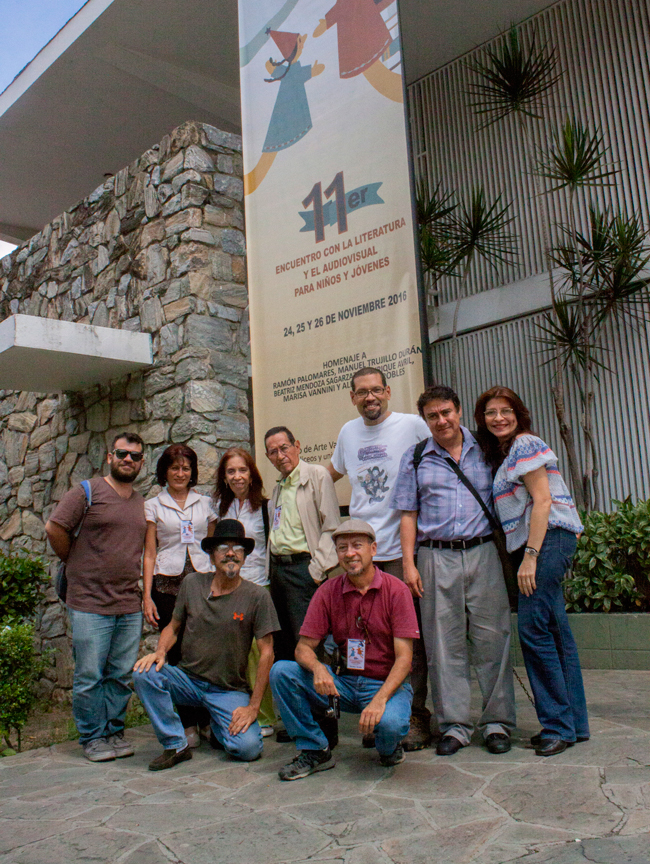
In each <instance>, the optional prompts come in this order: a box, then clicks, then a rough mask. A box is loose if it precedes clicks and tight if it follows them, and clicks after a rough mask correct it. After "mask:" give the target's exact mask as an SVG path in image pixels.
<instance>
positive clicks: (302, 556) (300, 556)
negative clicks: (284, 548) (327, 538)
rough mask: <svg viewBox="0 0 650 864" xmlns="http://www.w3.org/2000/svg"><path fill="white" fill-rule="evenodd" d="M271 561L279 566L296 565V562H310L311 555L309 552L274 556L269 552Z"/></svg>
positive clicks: (273, 553)
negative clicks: (276, 562)
mask: <svg viewBox="0 0 650 864" xmlns="http://www.w3.org/2000/svg"><path fill="white" fill-rule="evenodd" d="M271 559H272V560H273V561H278V562H279V563H280V564H297V563H298V561H308V560H311V555H310V554H309V552H291V553H289V554H288V555H276V554H275V552H271Z"/></svg>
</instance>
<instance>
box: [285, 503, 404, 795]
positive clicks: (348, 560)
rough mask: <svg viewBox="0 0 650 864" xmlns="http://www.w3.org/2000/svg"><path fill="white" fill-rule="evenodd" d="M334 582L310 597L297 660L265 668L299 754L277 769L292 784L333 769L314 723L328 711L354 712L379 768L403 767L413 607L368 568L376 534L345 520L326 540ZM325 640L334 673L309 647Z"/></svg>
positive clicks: (388, 579)
mask: <svg viewBox="0 0 650 864" xmlns="http://www.w3.org/2000/svg"><path fill="white" fill-rule="evenodd" d="M332 537H333V539H334V542H335V544H336V553H337V556H338V560H339V564H340V565H341V567H342V568H343V569H344V570H345V573H344V574H343V575H341V576H337V577H336V578H334V579H330V580H328V581H327V582H324V583H323V584H322V585H321V586H320V587H319V588H318V590H317V591H316V593H315V594H314V597H313V599H312V601H311V603H310V604H309V609H308V610H307V614H306V616H305V620H304V621H303V624H302V628H301V630H300V641H299V642H298V646H297V648H296V661H297V662H294V661H291V660H280V661H279V662H278V663H276V664H275V666H274V667H273V669H272V670H271V689H272V690H273V695H274V697H275V699H276V702H277V703H278V707H279V709H280V714H281V715H282V720H283V721H284V725H285V727H286V729H287V732H288V733H289V735H290V736H291V737H292V738H294V739H295V741H296V746H297V747H298V750H299V753H298V756H297V757H296V758H295V759H294V760H293V761H292V762H290V763H289V764H287V765H285V766H284V767H283V768H281V769H280V771H279V776H280V779H281V780H299V779H301V778H302V777H307V776H308V775H309V774H314V773H315V772H316V771H326V770H327V769H328V768H333V767H334V759H333V758H332V753H331V749H330V746H329V743H328V740H327V737H326V734H325V733H324V731H323V730H322V728H321V726H320V724H319V723H318V722H317V720H316V719H315V717H320V716H322V714H323V712H325V711H327V709H328V707H331V709H332V713H334V714H335V715H336V713H337V706H339V707H340V709H342V710H343V711H349V712H350V713H352V714H360V715H361V716H360V718H359V731H360V732H361V734H363V735H367V734H369V733H371V732H374V734H375V746H376V748H377V750H378V752H379V755H380V759H381V764H382V765H384V766H386V767H390V766H392V765H398V764H399V763H400V762H403V761H404V750H403V748H402V739H403V738H404V736H405V735H406V733H407V732H408V731H409V718H410V716H411V700H412V698H413V690H412V689H411V685H410V683H408V681H407V680H406V679H407V676H408V674H409V671H410V669H411V660H412V657H413V640H414V639H418V638H419V636H420V631H419V628H418V623H417V617H416V614H415V607H414V606H413V599H412V597H411V592H410V591H409V589H408V588H407V587H406V585H405V584H404V582H402V581H401V580H400V579H398V578H397V577H396V576H391V575H390V574H389V573H383V572H382V571H381V570H380V569H379V568H378V567H376V566H375V565H374V563H373V560H372V559H373V555H374V554H375V553H376V551H377V543H376V541H375V532H374V531H373V529H372V528H371V527H370V525H369V524H368V523H367V522H362V521H361V520H360V519H348V520H347V522H343V524H342V525H340V526H339V527H338V528H337V529H336V530H335V531H334V532H333V534H332ZM330 634H331V635H332V636H333V638H334V641H335V642H336V645H337V647H338V650H339V655H340V660H341V662H340V668H338V669H335V670H334V671H333V670H332V669H330V667H329V666H326V665H324V664H323V663H321V662H320V661H319V660H318V657H317V655H316V649H317V648H318V645H319V644H320V642H321V641H322V640H323V639H324V638H325V637H326V636H328V635H330Z"/></svg>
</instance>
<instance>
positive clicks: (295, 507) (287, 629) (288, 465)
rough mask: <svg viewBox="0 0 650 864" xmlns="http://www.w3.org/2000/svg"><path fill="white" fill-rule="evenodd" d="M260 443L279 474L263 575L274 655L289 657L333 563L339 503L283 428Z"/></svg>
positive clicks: (321, 470)
mask: <svg viewBox="0 0 650 864" xmlns="http://www.w3.org/2000/svg"><path fill="white" fill-rule="evenodd" d="M264 442H265V445H266V455H267V457H268V459H269V461H270V462H271V463H272V465H273V466H274V467H275V468H277V470H278V471H279V472H280V475H281V476H280V479H279V480H278V482H277V484H276V486H275V489H274V490H273V495H272V496H271V500H270V501H269V519H270V523H271V524H270V527H271V530H270V534H269V547H268V559H269V579H270V582H271V597H272V598H273V602H274V604H275V608H276V610H277V613H278V618H279V620H280V628H281V630H280V632H279V633H277V634H276V639H275V659H276V660H293V659H294V651H295V649H296V645H297V644H298V638H299V635H300V628H301V626H302V622H303V618H304V617H305V613H306V612H307V607H308V606H309V601H310V600H311V598H312V597H313V595H314V593H315V591H316V589H317V588H318V586H319V585H320V583H321V582H322V581H323V580H324V579H325V578H326V577H327V573H328V572H329V571H330V570H332V569H334V568H335V567H336V566H337V564H338V558H337V555H336V550H335V548H334V543H333V541H332V531H334V529H335V528H336V527H337V525H338V524H339V505H338V501H337V499H336V492H335V491H334V483H333V482H332V478H331V477H330V475H329V472H328V471H327V469H326V468H325V467H324V466H322V465H311V464H308V463H307V462H303V461H302V459H300V442H299V441H296V439H295V437H294V436H293V434H292V433H291V432H290V431H289V429H287V428H286V427H285V426H275V427H274V428H273V429H269V431H268V432H267V433H266V435H265V436H264Z"/></svg>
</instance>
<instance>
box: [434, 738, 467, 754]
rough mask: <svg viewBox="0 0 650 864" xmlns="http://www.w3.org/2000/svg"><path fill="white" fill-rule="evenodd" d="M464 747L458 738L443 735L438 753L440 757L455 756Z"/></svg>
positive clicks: (439, 742)
mask: <svg viewBox="0 0 650 864" xmlns="http://www.w3.org/2000/svg"><path fill="white" fill-rule="evenodd" d="M463 746H464V745H463V744H461V743H460V741H459V740H458V738H455V737H454V736H453V735H443V736H442V738H441V739H440V741H438V746H437V747H436V753H437V754H438V756H453V755H454V753H458V751H459V750H460V748H461V747H463Z"/></svg>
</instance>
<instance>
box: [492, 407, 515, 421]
mask: <svg viewBox="0 0 650 864" xmlns="http://www.w3.org/2000/svg"><path fill="white" fill-rule="evenodd" d="M499 414H500V415H501V416H502V417H514V416H515V412H514V410H513V409H512V408H501V409H497V408H490V410H489V411H486V412H485V417H486V419H487V420H494V419H495V417H498V416H499Z"/></svg>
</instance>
